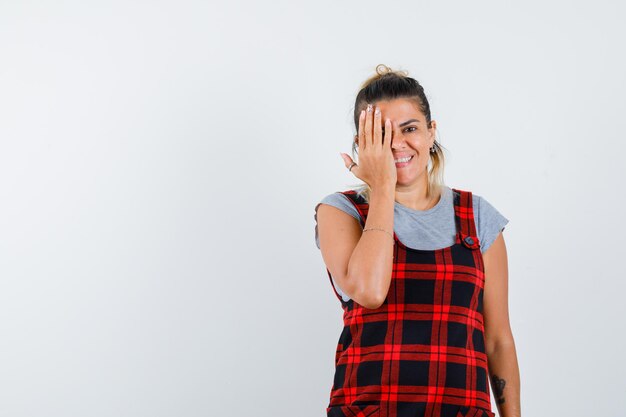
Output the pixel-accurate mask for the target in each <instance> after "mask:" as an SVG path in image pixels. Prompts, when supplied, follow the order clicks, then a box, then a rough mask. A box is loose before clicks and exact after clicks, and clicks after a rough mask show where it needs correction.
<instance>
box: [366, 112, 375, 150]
mask: <svg viewBox="0 0 626 417" xmlns="http://www.w3.org/2000/svg"><path fill="white" fill-rule="evenodd" d="M372 113H373V112H372V105H371V104H368V105H367V114H366V115H365V141H366V142H367V145H368V146H369V145H370V144H372V145H373V144H374V139H373V138H372Z"/></svg>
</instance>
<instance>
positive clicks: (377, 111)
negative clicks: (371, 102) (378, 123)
mask: <svg viewBox="0 0 626 417" xmlns="http://www.w3.org/2000/svg"><path fill="white" fill-rule="evenodd" d="M375 113H376V114H377V115H379V114H380V108H379V107H376V112H375Z"/></svg>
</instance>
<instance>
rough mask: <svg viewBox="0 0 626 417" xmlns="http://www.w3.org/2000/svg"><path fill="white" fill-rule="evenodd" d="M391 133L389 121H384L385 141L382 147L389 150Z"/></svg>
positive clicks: (391, 128)
mask: <svg viewBox="0 0 626 417" xmlns="http://www.w3.org/2000/svg"><path fill="white" fill-rule="evenodd" d="M392 132H393V127H392V126H391V120H389V119H387V120H385V139H384V141H383V143H384V145H386V146H387V147H389V148H391V133H392Z"/></svg>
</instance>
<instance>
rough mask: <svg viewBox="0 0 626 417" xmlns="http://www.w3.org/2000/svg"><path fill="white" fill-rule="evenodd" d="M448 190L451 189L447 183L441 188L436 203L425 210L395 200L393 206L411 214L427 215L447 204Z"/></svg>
mask: <svg viewBox="0 0 626 417" xmlns="http://www.w3.org/2000/svg"><path fill="white" fill-rule="evenodd" d="M450 190H451V189H450V187H448V186H447V185H444V186H443V187H442V190H441V198H440V199H439V201H438V202H437V204H435V205H434V206H432V207H431V208H429V209H427V210H415V209H412V208H410V207H407V206H405V205H402V204H400V203H398V202H397V201H395V202H394V203H395V206H396V207H398V208H399V209H401V210H404V211H407V212H409V213H411V214H414V215H417V216H427V215H430V214H432V213H435V212H437V211H439V210H440V209H441V208H442V207H444V206H445V205H446V204H447V201H448V200H449V198H450Z"/></svg>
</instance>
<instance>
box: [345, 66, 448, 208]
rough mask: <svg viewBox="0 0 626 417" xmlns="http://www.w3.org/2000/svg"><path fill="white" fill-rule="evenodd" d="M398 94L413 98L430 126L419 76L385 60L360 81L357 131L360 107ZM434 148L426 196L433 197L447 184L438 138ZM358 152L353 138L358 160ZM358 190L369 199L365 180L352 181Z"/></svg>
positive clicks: (354, 155) (369, 191) (356, 104)
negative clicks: (410, 73) (359, 181)
mask: <svg viewBox="0 0 626 417" xmlns="http://www.w3.org/2000/svg"><path fill="white" fill-rule="evenodd" d="M396 98H405V99H409V100H412V101H414V102H415V103H416V104H417V105H418V108H419V109H420V111H421V112H422V113H423V114H424V116H425V117H426V123H427V126H428V127H429V128H430V127H431V126H432V123H431V115H430V104H429V103H428V99H427V98H426V94H425V93H424V88H423V87H422V86H421V85H420V83H419V82H417V80H415V79H414V78H411V77H409V76H408V72H407V71H394V70H392V69H391V68H389V67H388V66H386V65H384V64H379V65H377V66H376V74H374V75H372V76H371V77H369V78H368V79H367V80H365V81H364V82H363V83H362V84H361V90H360V91H359V93H358V94H357V96H356V100H355V103H354V125H355V128H356V131H357V134H358V130H359V115H360V113H361V110H363V109H364V108H365V107H367V104H368V103H375V102H377V101H381V100H393V99H396ZM433 148H434V151H435V152H431V153H430V159H429V161H428V166H427V167H426V172H427V174H428V184H427V188H426V197H427V198H431V197H432V196H433V195H437V194H439V193H440V192H441V188H442V187H443V186H444V179H443V171H444V160H445V158H444V147H443V146H441V144H440V143H439V141H438V140H437V139H435V142H434V144H433ZM356 155H358V145H357V144H356V142H355V141H354V140H353V141H352V159H353V160H356ZM351 187H353V188H354V189H355V190H356V191H357V192H358V194H360V195H361V196H362V197H364V198H365V200H366V201H368V202H369V197H370V193H371V189H370V187H369V185H368V184H367V183H365V182H362V183H359V184H352V185H351Z"/></svg>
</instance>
